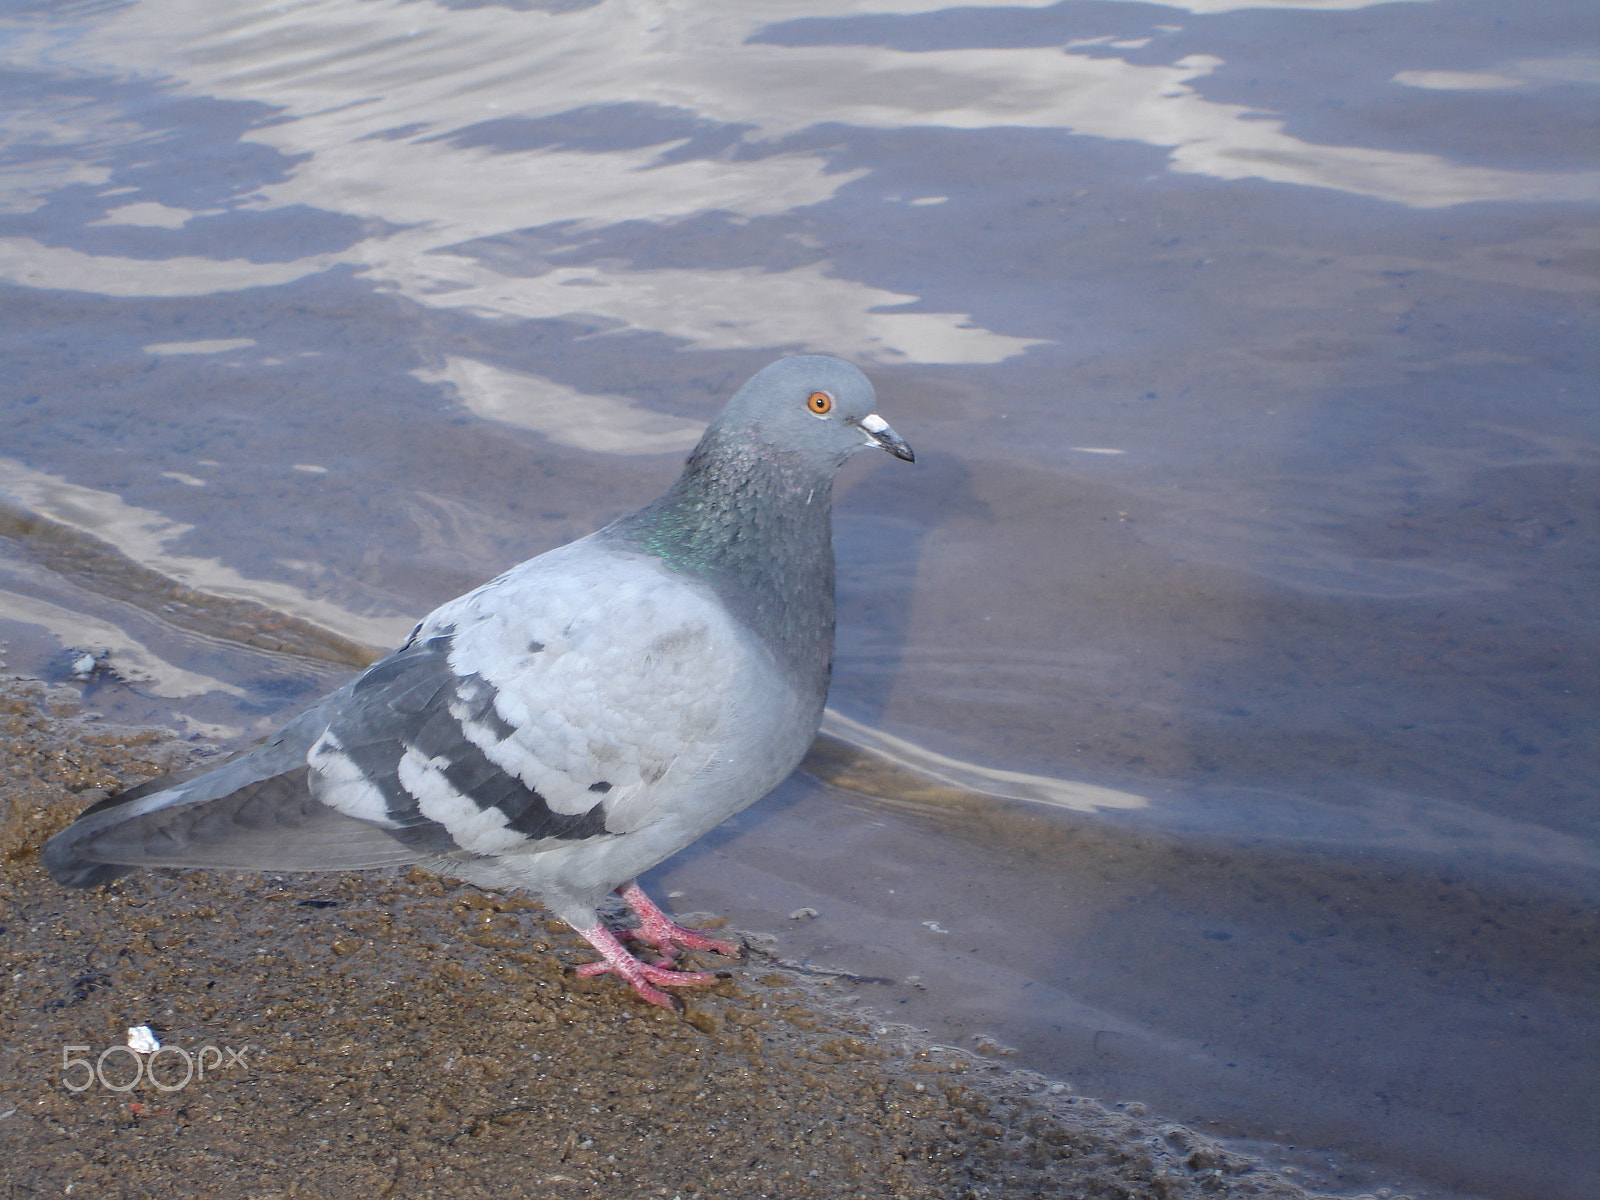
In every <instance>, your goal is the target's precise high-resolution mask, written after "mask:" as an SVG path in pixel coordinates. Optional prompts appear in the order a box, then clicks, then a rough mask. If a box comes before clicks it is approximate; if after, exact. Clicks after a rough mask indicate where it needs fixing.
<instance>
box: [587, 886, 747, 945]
mask: <svg viewBox="0 0 1600 1200" xmlns="http://www.w3.org/2000/svg"><path fill="white" fill-rule="evenodd" d="M617 894H618V895H619V896H621V897H622V899H623V900H624V901H626V902H627V905H628V907H629V908H631V909H633V912H634V915H635V916H637V917H638V918H639V925H638V928H636V929H630V930H629V931H628V936H629V937H630V938H632V939H633V940H634V941H636V942H643V943H645V945H647V946H653V947H655V949H656V950H657V952H658V953H660V955H661V957H662V960H663V961H665V962H671V961H672V959H673V957H674V956H675V955H676V954H677V952H678V947H679V946H682V947H683V948H684V949H685V950H712V951H715V952H716V953H718V954H723V955H726V956H727V957H729V958H738V957H739V954H740V951H741V950H742V949H743V947H742V946H740V945H739V944H738V943H737V942H725V941H722V940H720V939H718V938H712V937H707V936H706V935H705V934H703V933H697V932H696V931H695V930H693V929H685V928H684V927H683V926H682V925H679V924H678V923H677V922H676V921H674V920H673V919H672V918H671V917H669V916H667V914H666V913H664V912H662V911H661V909H660V908H658V907H657V906H656V902H655V901H654V900H652V899H650V897H649V896H647V895H645V892H644V889H643V888H641V887H640V886H639V885H638V884H637V883H630V884H628V885H627V886H625V887H621V888H618V889H617Z"/></svg>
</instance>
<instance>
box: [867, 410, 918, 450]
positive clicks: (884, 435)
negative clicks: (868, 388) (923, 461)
mask: <svg viewBox="0 0 1600 1200" xmlns="http://www.w3.org/2000/svg"><path fill="white" fill-rule="evenodd" d="M861 428H862V429H865V430H866V431H867V437H868V438H870V439H871V443H872V445H874V446H877V447H879V448H880V449H883V450H887V451H888V452H889V453H890V454H892V455H894V456H895V457H896V458H898V459H902V460H904V461H905V462H916V461H917V456H916V454H914V453H913V452H912V450H911V447H910V446H908V445H907V444H906V440H905V438H903V437H901V436H900V435H899V434H898V433H896V432H895V431H894V430H892V429H890V428H889V422H887V421H885V420H884V419H883V418H882V417H880V416H879V415H878V414H877V413H868V414H867V415H866V416H864V417H862V418H861Z"/></svg>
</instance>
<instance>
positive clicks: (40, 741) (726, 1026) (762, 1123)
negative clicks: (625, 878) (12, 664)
mask: <svg viewBox="0 0 1600 1200" xmlns="http://www.w3.org/2000/svg"><path fill="white" fill-rule="evenodd" d="M198 753H199V752H198V751H197V749H196V748H195V747H194V746H193V745H191V744H190V743H186V742H182V741H179V740H177V739H176V738H174V737H173V736H172V735H170V734H166V733H164V732H161V731H152V730H134V729H119V728H113V727H109V726H106V725H104V724H103V723H101V722H98V721H96V720H93V719H92V718H89V717H86V716H84V715H82V714H80V713H78V711H77V692H76V691H75V690H74V689H72V688H69V687H55V688H52V687H49V686H47V685H44V684H41V683H39V682H37V681H33V680H26V679H17V678H5V679H0V926H3V930H0V945H3V946H4V947H5V955H4V963H3V967H4V973H3V977H0V1020H3V1022H4V1024H3V1028H4V1029H5V1030H6V1036H5V1039H4V1041H5V1046H4V1050H3V1051H0V1146H3V1148H4V1157H3V1160H0V1183H3V1184H4V1185H5V1188H6V1192H5V1194H6V1195H7V1196H31V1195H55V1196H60V1195H89V1196H96V1197H102V1196H103V1197H136V1196H158V1197H163V1198H165V1197H179V1196H208V1197H243V1196H248V1197H261V1198H263V1200H265V1198H267V1197H288V1196H303V1197H317V1196H327V1197H339V1198H343V1197H366V1196H394V1197H411V1196H417V1197H421V1196H440V1197H465V1196H480V1195H481V1196H532V1197H545V1196H549V1197H575V1198H578V1197H606V1198H607V1200H615V1198H617V1197H668V1198H671V1197H677V1198H681V1200H689V1198H691V1197H706V1198H717V1200H721V1198H724V1197H726V1198H729V1200H734V1198H742V1197H758V1196H767V1197H778V1198H782V1200H791V1198H793V1200H798V1198H802V1197H813V1196H827V1197H834V1196H849V1197H872V1196H894V1197H901V1196H904V1197H1003V1196H1004V1197H1011V1196H1016V1197H1024V1196H1027V1197H1031V1196H1040V1197H1057V1196H1059V1197H1068V1196H1071V1197H1102V1196H1104V1197H1163V1198H1166V1197H1170V1198H1174V1200H1178V1198H1184V1197H1199V1196H1202V1195H1204V1196H1270V1197H1283V1198H1289V1197H1297V1198H1298V1197H1304V1196H1306V1195H1307V1193H1305V1192H1304V1191H1302V1190H1301V1189H1300V1188H1298V1187H1297V1186H1295V1185H1294V1184H1293V1183H1291V1182H1289V1181H1288V1180H1286V1179H1284V1178H1282V1177H1281V1176H1279V1175H1276V1174H1274V1173H1272V1172H1270V1171H1268V1170H1266V1169H1264V1168H1263V1167H1262V1166H1261V1165H1260V1164H1259V1163H1257V1162H1255V1161H1254V1160H1252V1159H1249V1158H1246V1157H1243V1156H1240V1155H1236V1154H1233V1153H1230V1152H1228V1151H1226V1150H1224V1149H1222V1148H1220V1147H1218V1146H1216V1145H1214V1144H1212V1143H1210V1142H1208V1141H1206V1140H1205V1139H1204V1138H1202V1137H1200V1136H1199V1135H1196V1134H1194V1133H1193V1132H1191V1131H1190V1130H1187V1129H1185V1128H1183V1127H1181V1126H1175V1125H1170V1124H1164V1123H1161V1122H1157V1121H1154V1120H1150V1119H1148V1118H1145V1117H1144V1114H1143V1113H1142V1112H1140V1111H1139V1107H1138V1106H1136V1105H1132V1106H1128V1108H1129V1110H1130V1111H1127V1112H1117V1111H1111V1110H1108V1109H1106V1108H1104V1107H1102V1106H1100V1105H1099V1104H1097V1103H1095V1102H1094V1101H1091V1100H1086V1099H1082V1098H1078V1097H1073V1096H1071V1095H1069V1094H1066V1092H1065V1089H1064V1088H1063V1087H1062V1086H1061V1085H1052V1084H1050V1083H1049V1081H1047V1080H1044V1079H1042V1078H1040V1077H1038V1076H1036V1075H1032V1074H1030V1073H1027V1072H1019V1071H1016V1070H1013V1069H1009V1068H1007V1067H1006V1066H1005V1065H1003V1064H1001V1063H998V1062H994V1061H991V1060H988V1059H984V1058H982V1057H978V1056H974V1055H970V1054H966V1053H964V1052H961V1051H957V1050H954V1049H950V1048H947V1047H937V1046H932V1045H929V1044H928V1043H927V1042H926V1040H919V1038H918V1036H917V1035H916V1034H915V1032H914V1031H911V1030H907V1029H904V1028H900V1027H892V1026H886V1025H882V1024H879V1023H878V1022H877V1021H876V1020H875V1019H874V1018H873V1017H872V1015H871V1014H870V1013H867V1012H865V1011H864V1010H857V1009H852V1008H851V1007H850V1005H849V1002H848V996H847V993H848V991H849V984H848V982H847V981H842V980H835V981H831V982H827V981H821V982H819V981H818V980H816V979H807V978H804V977H802V976H800V975H798V974H796V973H794V972H792V971H788V970H784V969H781V968H779V967H777V966H775V965H774V964H773V962H772V961H771V960H770V958H769V957H767V956H766V955H764V953H763V952H762V951H761V950H760V949H759V948H757V947H752V948H751V949H749V950H747V952H746V955H745V958H744V960H743V961H742V962H739V963H737V964H733V965H731V966H730V965H728V964H727V960H720V959H717V958H716V956H707V957H706V958H705V959H704V960H702V964H701V965H703V966H717V967H719V968H720V969H722V970H724V971H725V972H726V974H727V978H726V979H725V980H724V981H723V982H721V983H720V984H718V985H717V986H715V987H713V988H710V989H700V990H696V991H694V992H690V993H686V995H685V999H686V1004H685V1006H684V1008H683V1010H682V1011H681V1012H672V1011H666V1010H661V1009H653V1008H650V1007H648V1006H646V1005H644V1004H642V1003H640V1002H639V1001H638V1000H637V999H635V998H634V996H633V995H632V994H631V992H629V991H628V989H627V988H625V987H624V986H622V985H621V984H619V983H618V982H617V981H616V980H614V979H599V980H593V981H591V980H585V979H580V978H578V977H576V976H574V975H573V974H571V973H570V971H568V970H567V968H568V967H569V966H571V965H572V964H574V963H576V962H581V961H585V960H586V959H587V958H588V957H590V955H589V954H588V951H587V948H586V947H585V946H584V945H583V943H582V942H581V941H580V940H579V939H578V938H577V937H576V936H575V935H573V934H572V933H571V932H570V931H568V930H567V929H566V927H565V926H564V925H562V924H561V923H560V922H558V921H555V920H547V919H546V918H545V917H544V915H543V914H542V912H541V910H540V909H539V908H538V906H537V905H535V904H533V903H532V902H530V901H528V900H526V899H523V898H521V897H507V896H499V895H493V894H489V893H485V892H481V891H478V890H477V889H474V888H471V887H466V886H460V885H454V884H450V883H444V882H441V881H439V880H437V879H434V878H432V877H430V876H427V875H425V874H423V873H421V872H411V873H409V874H406V873H377V872H369V873H364V874H359V875H357V874H350V875H319V876H309V875H247V874H235V873H231V872H180V871H153V872H144V873H139V874H136V875H133V876H129V877H128V878H126V879H124V880H121V881H119V882H117V883H116V884H114V885H112V886H111V887H110V888H108V889H105V890H101V891H91V892H78V891H68V890H66V889H63V888H60V887H57V886H56V885H55V884H54V883H52V882H51V881H50V880H49V879H48V878H47V877H46V876H45V875H44V873H43V871H42V870H41V869H40V867H39V863H38V853H37V848H38V846H39V844H40V842H41V841H42V840H43V839H44V838H46V837H48V836H49V835H50V834H51V833H54V832H55V831H56V830H58V829H60V828H62V827H64V826H65V825H66V824H67V823H68V822H69V821H70V820H71V819H72V818H73V816H75V815H76V813H77V812H78V811H79V810H80V809H81V808H82V807H83V806H84V805H85V804H86V803H88V802H90V801H91V800H93V799H95V798H97V797H98V796H99V795H101V794H103V792H102V791H101V789H112V788H116V787H118V786H125V785H126V784H127V783H129V782H132V781H134V780H137V779H142V778H145V777H148V776H149V775H151V774H155V773H159V772H162V771H165V770H170V769H173V768H174V767H175V766H177V765H180V764H182V763H185V762H187V761H190V760H192V759H194V758H196V757H197V756H198ZM754 940H757V941H758V940H759V939H754ZM139 1024H145V1025H149V1026H151V1027H152V1028H153V1029H154V1030H155V1031H156V1033H157V1035H158V1036H159V1037H160V1039H161V1041H162V1043H163V1046H164V1047H165V1049H164V1050H163V1052H162V1053H161V1054H159V1055H158V1056H157V1057H156V1058H155V1059H153V1060H151V1063H150V1067H151V1069H153V1071H154V1074H155V1076H156V1081H155V1082H152V1081H151V1079H150V1078H149V1077H148V1073H146V1074H144V1075H141V1076H139V1077H138V1081H137V1083H136V1084H135V1085H134V1086H133V1087H132V1088H131V1089H130V1090H126V1091H118V1090H113V1088H115V1087H123V1086H126V1085H127V1084H129V1083H130V1082H133V1081H134V1080H135V1078H136V1074H135V1062H136V1061H137V1060H136V1058H135V1056H133V1055H132V1054H131V1053H130V1052H128V1051H127V1050H126V1049H122V1048H120V1047H124V1046H125V1045H126V1037H127V1029H128V1027H129V1026H131V1025H139ZM69 1047H76V1049H68V1048H69ZM114 1047H116V1048H118V1049H113V1048H114ZM208 1048H214V1049H208ZM186 1055H187V1057H186ZM71 1059H82V1060H86V1061H85V1062H84V1063H71V1062H69V1060H71ZM97 1065H98V1069H99V1076H98V1077H96V1076H95V1075H94V1069H95V1067H96V1066H97ZM199 1067H203V1068H204V1071H205V1074H204V1078H203V1079H202V1078H200V1077H199V1076H198V1074H189V1073H190V1072H193V1071H195V1070H196V1069H197V1068H199ZM186 1075H187V1082H186V1083H185V1079H186ZM85 1084H87V1085H88V1086H84V1085H85ZM158 1084H163V1085H165V1086H166V1088H167V1089H170V1090H163V1087H161V1086H158ZM106 1085H111V1086H106ZM180 1085H181V1086H180ZM73 1088H81V1089H82V1090H77V1091H74V1090H73Z"/></svg>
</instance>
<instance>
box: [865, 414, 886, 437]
mask: <svg viewBox="0 0 1600 1200" xmlns="http://www.w3.org/2000/svg"><path fill="white" fill-rule="evenodd" d="M861 428H863V429H865V430H866V431H867V432H868V433H882V432H883V431H884V430H885V429H887V428H889V422H887V421H885V420H884V419H883V418H882V417H880V416H879V415H878V414H877V413H868V414H867V415H866V416H864V417H862V418H861Z"/></svg>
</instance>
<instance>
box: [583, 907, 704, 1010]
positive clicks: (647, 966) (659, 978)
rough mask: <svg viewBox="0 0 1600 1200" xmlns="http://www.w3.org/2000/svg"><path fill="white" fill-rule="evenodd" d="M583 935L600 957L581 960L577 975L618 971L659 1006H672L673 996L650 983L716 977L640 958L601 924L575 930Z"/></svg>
mask: <svg viewBox="0 0 1600 1200" xmlns="http://www.w3.org/2000/svg"><path fill="white" fill-rule="evenodd" d="M578 932H579V933H581V934H582V935H583V937H584V939H585V940H586V941H587V942H588V943H589V944H590V945H591V946H593V947H594V948H595V949H596V950H598V951H600V961H599V962H596V963H584V964H583V965H582V966H581V967H578V968H576V970H577V972H578V974H579V975H583V976H585V977H591V978H592V977H593V976H595V975H605V974H607V973H610V974H614V975H620V976H621V977H622V978H623V979H626V980H627V981H628V982H629V983H630V984H632V985H633V990H634V991H636V992H638V993H639V997H640V998H641V999H643V1000H646V1001H648V1002H649V1003H651V1004H655V1005H659V1006H660V1007H661V1008H671V1007H673V1003H672V997H671V996H669V995H667V994H666V993H665V992H663V991H660V990H659V989H657V988H653V987H651V986H650V985H651V984H652V983H659V984H661V985H662V986H663V987H689V986H692V985H695V984H707V983H715V982H716V981H717V977H716V976H715V975H713V974H712V973H711V972H710V971H674V970H672V969H671V968H670V967H661V966H656V965H654V964H652V963H645V962H640V961H639V960H638V959H637V958H635V957H634V956H633V955H631V954H629V953H628V951H627V950H626V949H625V948H624V947H623V945H622V943H621V942H619V941H617V939H616V938H615V937H614V936H613V935H612V933H611V931H610V930H609V929H607V928H606V927H605V926H604V925H595V926H593V927H592V928H590V929H580V930H578Z"/></svg>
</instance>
